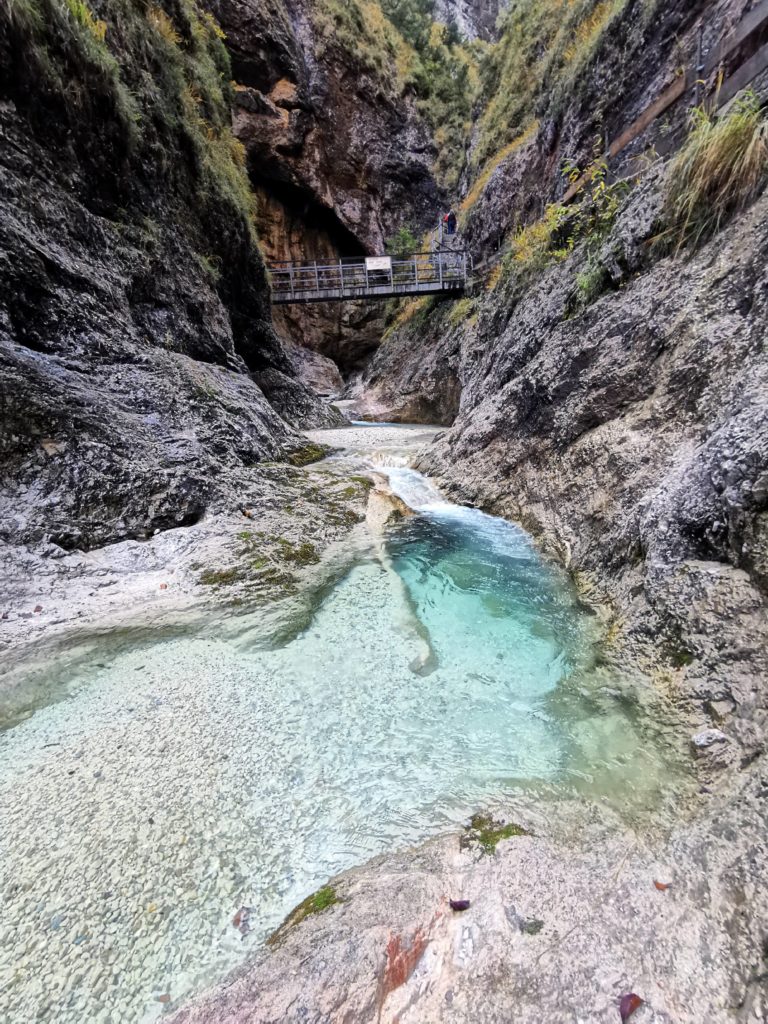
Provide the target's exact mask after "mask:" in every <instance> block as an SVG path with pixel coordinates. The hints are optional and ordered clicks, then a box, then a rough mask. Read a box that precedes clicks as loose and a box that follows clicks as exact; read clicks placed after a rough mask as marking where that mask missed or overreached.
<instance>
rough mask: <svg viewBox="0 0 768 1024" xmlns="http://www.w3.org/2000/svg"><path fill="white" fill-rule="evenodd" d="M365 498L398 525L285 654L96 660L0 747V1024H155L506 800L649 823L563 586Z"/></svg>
mask: <svg viewBox="0 0 768 1024" xmlns="http://www.w3.org/2000/svg"><path fill="white" fill-rule="evenodd" d="M389 476H390V480H391V483H392V487H393V489H394V490H395V491H396V493H398V494H399V495H400V496H401V497H402V498H403V499H404V500H405V501H406V502H407V503H408V504H409V505H411V507H413V508H416V509H417V510H418V511H419V514H418V515H417V516H415V517H412V518H410V519H406V520H405V521H404V522H403V523H402V524H401V525H399V526H397V527H394V528H392V529H390V531H389V533H388V535H387V538H386V555H385V557H384V558H383V559H379V558H377V557H374V555H373V554H372V555H371V556H370V557H369V558H366V559H362V560H361V561H360V563H359V564H358V565H357V566H356V567H355V568H354V569H353V570H352V571H351V572H350V573H349V574H348V575H347V576H346V578H345V579H344V580H343V581H342V582H341V583H340V584H339V585H338V586H337V587H336V588H335V589H334V590H333V592H332V593H331V594H330V595H329V596H328V597H327V598H326V599H325V601H324V602H323V603H322V604H321V606H320V607H319V608H318V609H317V611H316V613H315V616H314V618H313V620H312V622H311V624H310V625H309V627H308V628H307V629H306V630H304V632H302V633H301V634H300V635H299V636H298V637H296V638H295V639H293V640H292V641H291V642H289V643H287V644H285V645H284V646H282V647H279V648H277V649H274V650H259V649H255V648H253V647H248V646H247V645H245V646H244V645H243V644H242V643H240V644H235V643H233V642H231V641H228V640H226V639H224V638H216V637H210V636H202V635H201V636H197V637H173V638H171V639H168V640H167V641H165V642H155V643H152V644H149V645H148V644H144V645H142V646H136V647H133V648H129V649H123V650H121V651H120V652H119V653H117V654H116V655H115V656H113V657H112V656H110V653H109V646H108V643H107V645H105V651H104V654H103V657H102V664H101V666H100V667H95V666H94V667H92V668H91V669H90V670H89V671H88V672H87V673H86V674H85V675H84V676H83V678H81V679H80V680H78V681H77V684H76V685H75V686H74V687H72V688H71V693H70V696H69V699H67V700H65V701H63V702H61V703H57V704H52V705H50V706H48V707H45V708H42V709H41V710H39V711H38V712H37V713H36V714H35V715H34V716H33V717H32V718H31V719H30V720H28V721H26V722H23V723H22V724H21V725H19V726H17V727H16V728H14V729H12V730H10V731H9V732H8V733H7V734H6V735H5V737H4V740H3V744H2V747H1V748H0V802H1V803H2V806H3V807H4V808H5V821H6V827H5V829H4V832H3V837H2V840H0V842H2V847H3V849H2V855H3V861H4V864H5V868H6V877H5V882H4V893H3V895H4V914H3V925H4V928H5V932H4V934H3V943H4V945H3V953H4V954H5V955H6V956H8V957H9V962H12V963H13V965H14V967H13V970H14V979H15V980H14V983H13V985H11V986H10V987H8V988H6V989H5V991H4V993H3V995H2V996H0V1011H2V1015H3V1019H4V1020H7V1021H8V1022H9V1024H22V1022H24V1024H26V1022H27V1021H29V1020H32V1019H37V1020H46V1021H56V1022H57V1024H80V1022H81V1021H83V1020H94V1021H99V1020H102V1017H103V1013H106V1014H107V1016H106V1017H103V1019H105V1020H110V1021H111V1022H112V1024H115V1022H121V1021H124V1022H130V1024H135V1022H136V1021H139V1020H143V1021H150V1020H153V1019H155V1017H157V1016H158V1015H159V1014H160V1012H161V1010H162V1007H163V1005H164V1004H160V1003H158V1001H157V998H158V995H159V994H160V993H166V992H167V993H170V994H171V995H172V997H173V999H174V1001H176V1000H178V999H180V998H183V997H186V996H188V995H189V994H190V993H192V992H194V991H197V990H199V989H200V987H201V986H202V985H203V984H205V983H206V982H208V981H210V980H211V979H212V978H214V977H216V976H219V975H220V974H221V973H222V972H223V971H225V970H226V969H228V968H229V967H231V966H233V965H234V964H236V963H237V962H238V961H239V960H240V959H241V958H242V956H243V955H244V952H245V951H246V950H247V949H248V948H249V946H251V945H252V944H253V943H254V942H256V941H259V940H260V939H261V938H262V937H263V936H264V935H265V934H267V933H268V932H269V931H270V930H271V929H273V928H274V927H275V926H276V925H277V924H278V923H279V922H280V920H281V919H282V917H283V916H284V915H285V914H286V912H287V911H288V910H289V909H290V908H291V907H292V906H294V905H295V904H296V903H297V902H299V901H300V900H301V899H302V898H304V897H305V896H306V895H307V894H308V893H309V892H312V891H313V890H314V889H316V888H317V887H318V886H319V885H322V884H323V883H324V882H325V881H326V880H327V879H328V878H329V877H331V876H332V875H333V874H335V873H336V872H338V871H340V870H343V869H345V868H348V867H351V866H353V865H354V864H358V863H361V862H362V861H364V860H365V859H367V858H368V857H369V856H371V855H372V854H375V853H378V852H381V851H384V850H388V849H391V848H393V847H397V846H404V845H407V844H411V843H414V842H417V841H419V840H422V839H424V838H426V837H428V836H430V835H433V834H436V833H439V832H442V831H445V830H446V829H449V828H452V827H455V826H457V825H458V824H460V823H461V822H462V821H463V820H465V819H466V817H467V816H468V815H469V814H470V813H471V812H472V811H474V810H477V809H478V808H480V807H483V806H486V805H488V804H489V802H490V803H492V802H493V801H495V800H497V799H498V798H499V797H501V796H503V795H504V794H505V793H506V794H510V793H514V792H524V791H525V790H526V788H532V789H535V790H536V792H537V793H538V794H539V796H540V797H541V795H542V793H546V792H547V791H549V792H551V793H557V794H563V793H568V792H575V791H577V790H578V791H580V792H582V793H586V794H587V795H589V796H590V797H593V798H596V799H609V800H613V801H614V802H615V803H616V804H617V805H624V806H626V805H631V806H632V807H634V808H641V807H642V808H647V807H648V806H649V805H651V804H653V802H654V800H655V799H656V795H657V793H658V792H659V788H660V783H661V780H662V779H663V780H664V784H665V785H667V786H668V785H669V779H670V773H671V772H672V771H673V768H672V767H671V763H670V762H669V761H668V760H667V759H666V757H665V754H664V745H665V739H664V735H663V732H661V731H660V730H659V729H658V727H657V726H656V724H655V723H654V722H653V720H652V719H650V718H649V717H648V716H647V715H646V714H645V713H644V711H643V710H642V708H641V707H639V706H638V705H637V703H636V702H635V701H633V700H630V699H629V698H628V697H627V694H626V692H625V691H624V690H623V689H622V688H621V682H620V681H619V680H617V679H616V678H615V677H614V676H613V675H610V674H609V675H608V676H606V675H605V670H600V671H599V670H597V669H596V668H595V665H594V653H595V646H594V645H595V641H596V633H595V624H594V621H593V619H592V618H591V617H590V616H588V615H587V614H585V612H584V610H583V609H582V608H581V607H580V605H579V602H578V599H577V597H576V595H575V593H574V592H573V590H572V589H571V587H570V585H569V583H568V580H567V578H566V577H565V576H564V574H561V573H560V572H559V571H557V570H555V569H554V568H552V567H550V566H548V565H547V564H545V563H544V562H543V561H542V560H541V558H540V557H539V555H538V554H537V552H536V550H535V548H534V547H533V545H532V543H531V541H530V539H529V538H528V537H527V535H526V534H525V533H524V532H523V531H522V530H520V529H519V528H517V527H515V526H513V525H511V524H509V523H506V522H503V521H501V520H498V519H494V518H492V517H489V516H486V515H484V514H483V513H481V512H478V511H476V510H472V509H464V508H458V507H456V506H454V505H450V504H449V503H447V502H445V501H444V499H443V498H442V496H441V495H440V494H439V492H437V491H436V490H435V488H434V487H433V486H432V485H431V484H430V483H429V481H427V480H425V479H424V477H422V476H420V475H419V474H417V473H415V472H414V471H413V470H410V469H407V468H406V467H403V466H394V467H391V468H390V470H389ZM609 683H610V684H612V685H608V684H609ZM243 905H246V906H250V907H253V908H254V912H253V917H252V924H253V927H254V932H253V934H252V935H251V936H249V937H248V938H247V939H246V940H245V941H243V940H242V938H241V936H240V934H239V933H238V932H237V931H236V930H235V929H234V928H233V927H232V917H233V915H234V914H235V912H236V911H237V909H238V908H239V907H240V906H243ZM3 1000H4V1001H5V1002H3ZM46 1007H48V1009H46Z"/></svg>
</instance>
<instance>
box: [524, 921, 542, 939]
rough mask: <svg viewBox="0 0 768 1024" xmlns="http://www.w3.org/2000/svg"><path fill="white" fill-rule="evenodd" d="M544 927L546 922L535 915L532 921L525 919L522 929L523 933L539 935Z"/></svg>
mask: <svg viewBox="0 0 768 1024" xmlns="http://www.w3.org/2000/svg"><path fill="white" fill-rule="evenodd" d="M543 927H544V922H543V921H541V920H540V919H539V918H537V917H533V918H531V920H530V921H525V922H524V923H523V925H522V927H521V929H520V930H521V931H522V933H523V935H538V934H539V932H540V931H541V929H542V928H543Z"/></svg>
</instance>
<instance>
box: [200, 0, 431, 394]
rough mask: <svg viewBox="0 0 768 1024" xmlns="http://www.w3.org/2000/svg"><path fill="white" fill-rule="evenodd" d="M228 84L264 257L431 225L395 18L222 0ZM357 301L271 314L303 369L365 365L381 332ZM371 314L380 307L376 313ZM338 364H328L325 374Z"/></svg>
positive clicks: (427, 170)
mask: <svg viewBox="0 0 768 1024" xmlns="http://www.w3.org/2000/svg"><path fill="white" fill-rule="evenodd" d="M211 9H212V10H213V11H214V13H215V14H216V17H217V19H218V20H219V21H220V23H221V25H222V27H223V30H224V32H225V33H226V36H227V46H228V48H229V51H230V53H231V54H232V65H233V74H234V76H235V80H236V83H237V84H236V88H235V119H234V132H235V135H236V136H237V138H238V139H239V140H240V142H242V144H243V145H244V147H245V151H246V154H247V166H248V171H249V175H250V178H251V182H252V183H253V186H254V189H255V191H256V194H257V197H258V200H257V214H256V222H257V228H258V232H259V236H260V237H261V238H262V239H263V244H264V250H265V252H266V254H267V256H268V257H269V259H270V260H302V259H305V260H314V259H319V260H326V261H328V262H332V263H333V262H336V261H337V260H338V259H339V258H340V257H348V256H359V255H361V254H364V253H366V252H368V253H373V252H383V251H384V243H385V239H386V238H387V237H388V236H389V235H391V234H392V233H394V231H395V230H396V229H397V228H398V227H400V226H401V225H403V224H410V225H413V226H414V227H418V228H422V229H423V228H426V227H427V226H428V225H432V224H433V223H435V222H436V220H437V217H438V214H439V211H440V209H441V204H442V197H441V194H440V192H439V189H438V187H437V185H436V183H435V178H434V174H433V163H434V160H435V156H436V150H435V146H434V143H433V140H432V136H431V133H430V131H429V128H428V126H427V124H426V122H425V121H424V118H423V117H422V115H421V113H420V111H419V109H418V106H417V99H416V95H415V92H414V89H413V88H412V87H409V86H408V84H407V82H406V81H405V79H404V75H403V73H402V72H401V70H399V68H398V62H402V61H403V60H407V59H410V58H409V57H408V47H407V44H406V43H405V41H404V40H403V39H402V37H401V36H400V35H399V33H398V32H397V31H396V29H395V28H394V27H393V26H392V25H391V24H389V23H388V22H387V21H386V19H385V18H384V16H383V14H382V12H381V10H380V9H379V8H378V7H377V6H376V5H372V4H367V5H366V4H362V5H358V4H357V3H352V4H349V5H347V4H340V3H336V2H335V0H322V2H319V3H316V2H313V3H310V2H307V0H290V2H288V3H282V2H279V3H275V2H265V0H218V2H217V3H214V4H212V5H211ZM376 312H377V311H374V315H372V313H371V310H370V308H369V307H366V306H364V305H353V306H350V307H349V308H347V309H345V310H344V311H343V315H341V313H340V310H339V309H338V307H335V306H333V305H330V304H323V305H319V306H315V307H312V308H311V309H306V308H305V309H292V310H290V311H289V312H288V313H285V312H283V311H278V312H277V313H276V314H275V323H276V326H277V329H278V331H279V333H280V334H281V336H282V337H283V338H285V339H286V340H288V341H289V343H291V345H292V348H293V350H294V353H295V355H294V358H295V360H296V361H297V362H298V364H299V366H300V368H301V369H302V371H305V372H308V373H309V374H310V376H311V374H312V372H313V370H314V371H315V372H316V371H317V370H318V368H319V369H321V370H323V369H324V370H325V375H326V376H325V382H326V383H327V384H328V385H329V386H332V385H333V384H334V383H335V384H336V386H337V388H340V386H341V383H342V382H341V380H340V378H338V374H337V373H336V371H335V370H334V368H333V366H332V365H330V364H328V363H325V364H324V362H323V360H322V359H320V360H318V359H317V358H315V359H313V360H311V361H310V364H309V366H308V367H307V365H306V364H307V356H306V355H305V354H304V353H302V352H301V351H299V352H296V347H297V346H301V347H302V348H305V349H310V350H314V351H316V352H319V353H320V354H321V356H324V357H326V358H329V359H331V360H332V361H333V363H335V364H336V365H337V366H338V367H340V368H341V370H343V372H344V373H345V374H349V373H350V372H352V371H354V370H356V369H358V368H360V367H361V365H362V364H363V362H364V361H365V359H366V357H367V356H368V355H369V354H370V352H371V350H372V349H373V348H374V347H375V346H376V344H377V343H378V340H379V338H380V336H381V332H382V330H383V320H382V318H381V316H380V315H376ZM378 312H379V313H380V311H378ZM334 374H335V375H336V376H335V377H334Z"/></svg>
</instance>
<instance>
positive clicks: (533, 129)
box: [459, 121, 539, 213]
mask: <svg viewBox="0 0 768 1024" xmlns="http://www.w3.org/2000/svg"><path fill="white" fill-rule="evenodd" d="M538 130H539V122H538V121H533V122H532V123H531V124H529V125H528V127H527V128H526V129H525V131H524V132H522V133H521V134H520V135H518V136H517V138H516V139H513V140H512V141H511V142H509V143H507V145H506V146H504V147H503V149H500V150H499V152H498V153H497V154H496V155H495V156H494V157H492V158H491V159H490V160H488V162H487V163H486V165H485V167H484V168H483V172H482V174H481V175H480V176H479V177H478V178H477V180H476V181H475V183H474V184H473V186H472V188H471V189H470V191H469V193H468V194H467V197H466V199H465V200H464V201H463V202H462V204H461V206H460V207H459V209H460V210H461V212H462V213H466V212H468V211H469V210H471V209H472V207H473V206H474V205H475V203H476V202H477V200H478V199H479V198H480V196H481V195H482V194H483V192H484V191H485V187H486V185H487V184H488V182H489V181H490V180H491V177H492V175H493V173H494V171H495V170H496V168H497V167H500V166H501V164H503V163H504V161H505V160H506V159H507V158H508V157H510V156H512V154H513V153H514V152H515V151H516V150H518V149H521V148H522V147H523V146H524V145H525V144H526V142H530V140H531V139H532V138H534V137H535V135H536V133H537V132H538Z"/></svg>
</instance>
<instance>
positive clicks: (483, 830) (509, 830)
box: [463, 814, 533, 854]
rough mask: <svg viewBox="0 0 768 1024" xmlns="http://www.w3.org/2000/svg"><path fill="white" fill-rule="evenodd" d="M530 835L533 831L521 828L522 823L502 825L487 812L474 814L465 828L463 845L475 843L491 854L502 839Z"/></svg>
mask: <svg viewBox="0 0 768 1024" xmlns="http://www.w3.org/2000/svg"><path fill="white" fill-rule="evenodd" d="M531 835H533V833H532V832H529V831H528V830H527V829H525V828H523V827H522V825H515V824H513V823H510V824H508V825H504V824H502V822H500V821H496V820H495V819H494V818H492V817H491V815H489V814H475V815H474V816H473V817H472V819H471V820H470V823H469V826H468V828H467V829H466V830H465V833H464V837H463V839H464V842H463V845H465V846H467V845H469V844H471V843H477V844H478V845H479V846H480V847H481V848H482V850H483V851H484V852H485V853H488V854H492V853H495V852H496V847H497V846H498V844H499V843H500V842H501V841H502V840H503V839H512V838H513V837H514V836H531Z"/></svg>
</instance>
